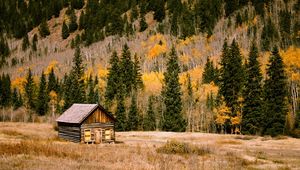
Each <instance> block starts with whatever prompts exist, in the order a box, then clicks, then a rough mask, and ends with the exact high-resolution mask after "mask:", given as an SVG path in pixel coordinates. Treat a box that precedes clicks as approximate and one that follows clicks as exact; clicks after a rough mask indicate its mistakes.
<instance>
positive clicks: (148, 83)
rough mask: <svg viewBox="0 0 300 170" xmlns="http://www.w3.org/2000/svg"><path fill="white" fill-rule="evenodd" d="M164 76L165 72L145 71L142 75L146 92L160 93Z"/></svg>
mask: <svg viewBox="0 0 300 170" xmlns="http://www.w3.org/2000/svg"><path fill="white" fill-rule="evenodd" d="M163 78H164V75H163V73H158V72H150V73H144V74H143V76H142V80H143V82H144V85H145V92H146V93H150V94H158V93H159V92H160V91H161V88H162V82H163Z"/></svg>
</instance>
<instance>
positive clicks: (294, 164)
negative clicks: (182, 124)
mask: <svg viewBox="0 0 300 170" xmlns="http://www.w3.org/2000/svg"><path fill="white" fill-rule="evenodd" d="M116 138H117V142H116V144H100V145H91V144H90V145H87V144H75V143H71V142H66V141H62V140H59V139H58V138H57V132H56V131H54V129H53V126H52V125H51V124H32V123H31V124H30V123H0V169H3V170H9V169H43V170H45V169H56V170H58V169H130V170H131V169H173V170H175V169H205V170H206V169H208V170H209V169H222V170H223V169H282V170H283V169H300V140H299V139H294V138H289V137H277V138H271V137H252V136H238V135H217V134H204V133H172V132H122V133H116Z"/></svg>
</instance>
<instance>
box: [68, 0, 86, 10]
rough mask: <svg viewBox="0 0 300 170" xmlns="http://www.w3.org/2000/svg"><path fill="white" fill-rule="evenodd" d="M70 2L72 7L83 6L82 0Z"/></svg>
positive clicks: (71, 0)
mask: <svg viewBox="0 0 300 170" xmlns="http://www.w3.org/2000/svg"><path fill="white" fill-rule="evenodd" d="M70 2H71V7H72V8H74V9H81V8H82V7H83V6H84V0H70Z"/></svg>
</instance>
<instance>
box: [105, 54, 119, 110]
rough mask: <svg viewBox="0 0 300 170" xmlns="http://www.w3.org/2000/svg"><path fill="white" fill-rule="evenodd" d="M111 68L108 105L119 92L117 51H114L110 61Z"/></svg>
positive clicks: (107, 91)
mask: <svg viewBox="0 0 300 170" xmlns="http://www.w3.org/2000/svg"><path fill="white" fill-rule="evenodd" d="M109 64H110V68H109V70H108V76H107V85H106V91H105V103H106V107H108V106H109V105H110V103H111V102H112V101H113V100H114V98H115V97H116V94H117V93H118V86H119V81H120V80H119V78H120V77H119V58H118V54H117V52H116V51H114V52H113V54H112V56H111V58H110V61H109Z"/></svg>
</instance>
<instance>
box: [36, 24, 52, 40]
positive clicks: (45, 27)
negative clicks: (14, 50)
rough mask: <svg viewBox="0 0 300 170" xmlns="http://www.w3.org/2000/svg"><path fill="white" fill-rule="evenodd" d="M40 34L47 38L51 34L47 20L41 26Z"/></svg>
mask: <svg viewBox="0 0 300 170" xmlns="http://www.w3.org/2000/svg"><path fill="white" fill-rule="evenodd" d="M39 33H40V36H41V37H43V38H45V37H47V36H48V35H50V30H49V27H48V24H47V22H46V21H43V22H42V23H41V24H40V26H39Z"/></svg>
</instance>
